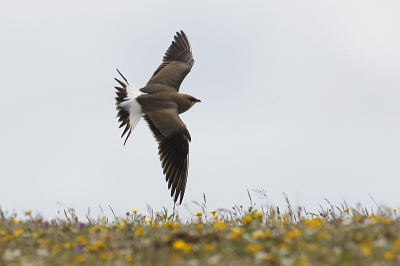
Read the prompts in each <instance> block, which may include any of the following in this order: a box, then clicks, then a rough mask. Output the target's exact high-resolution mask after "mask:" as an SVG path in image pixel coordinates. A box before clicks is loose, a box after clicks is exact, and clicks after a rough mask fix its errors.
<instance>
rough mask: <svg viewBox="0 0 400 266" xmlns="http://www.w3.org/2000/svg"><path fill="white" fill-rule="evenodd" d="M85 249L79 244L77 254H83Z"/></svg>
mask: <svg viewBox="0 0 400 266" xmlns="http://www.w3.org/2000/svg"><path fill="white" fill-rule="evenodd" d="M83 248H84V246H83V245H81V244H79V245H78V246H77V247H76V253H82V252H83Z"/></svg>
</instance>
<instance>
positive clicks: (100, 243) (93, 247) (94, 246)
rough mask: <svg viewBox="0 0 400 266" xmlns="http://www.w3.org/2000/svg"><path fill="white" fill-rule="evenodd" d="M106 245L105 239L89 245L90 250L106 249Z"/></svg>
mask: <svg viewBox="0 0 400 266" xmlns="http://www.w3.org/2000/svg"><path fill="white" fill-rule="evenodd" d="M105 247H106V243H105V242H104V241H101V240H100V241H97V242H96V243H94V244H92V245H90V246H89V250H90V251H97V250H100V249H104V248H105Z"/></svg>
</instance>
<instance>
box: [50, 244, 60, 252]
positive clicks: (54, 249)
mask: <svg viewBox="0 0 400 266" xmlns="http://www.w3.org/2000/svg"><path fill="white" fill-rule="evenodd" d="M51 250H52V251H53V253H58V252H60V251H61V250H62V245H61V244H57V245H54V246H53V248H52V249H51Z"/></svg>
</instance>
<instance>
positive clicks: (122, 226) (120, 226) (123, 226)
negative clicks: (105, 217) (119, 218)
mask: <svg viewBox="0 0 400 266" xmlns="http://www.w3.org/2000/svg"><path fill="white" fill-rule="evenodd" d="M117 227H118V229H119V230H122V229H124V228H125V227H126V225H125V223H122V224H119V225H118V226H117Z"/></svg>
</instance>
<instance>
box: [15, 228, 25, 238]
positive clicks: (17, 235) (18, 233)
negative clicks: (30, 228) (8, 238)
mask: <svg viewBox="0 0 400 266" xmlns="http://www.w3.org/2000/svg"><path fill="white" fill-rule="evenodd" d="M23 232H24V230H22V229H19V230H17V231H15V232H14V236H15V237H19V236H20V235H22V233H23Z"/></svg>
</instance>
